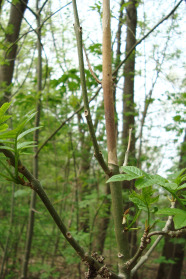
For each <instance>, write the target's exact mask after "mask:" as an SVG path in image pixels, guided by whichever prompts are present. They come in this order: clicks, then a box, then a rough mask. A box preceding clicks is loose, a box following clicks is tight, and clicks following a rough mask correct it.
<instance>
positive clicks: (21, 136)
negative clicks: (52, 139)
mask: <svg viewBox="0 0 186 279" xmlns="http://www.w3.org/2000/svg"><path fill="white" fill-rule="evenodd" d="M40 128H42V126H39V127H34V128H31V129H28V130H26V131H24V132H23V133H21V134H20V135H19V136H18V137H17V140H18V141H19V140H20V139H21V138H23V137H24V136H26V135H27V134H29V133H32V132H34V131H35V130H38V129H40Z"/></svg>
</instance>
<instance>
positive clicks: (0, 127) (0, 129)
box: [0, 124, 8, 132]
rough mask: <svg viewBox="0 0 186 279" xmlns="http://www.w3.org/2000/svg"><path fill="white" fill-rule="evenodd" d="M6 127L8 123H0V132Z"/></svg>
mask: <svg viewBox="0 0 186 279" xmlns="http://www.w3.org/2000/svg"><path fill="white" fill-rule="evenodd" d="M7 129H8V125H7V124H3V125H0V132H4V131H6V130H7Z"/></svg>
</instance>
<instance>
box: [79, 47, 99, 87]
mask: <svg viewBox="0 0 186 279" xmlns="http://www.w3.org/2000/svg"><path fill="white" fill-rule="evenodd" d="M83 50H84V53H85V57H86V60H87V64H88V68H89V71H90V73H91V75H92V76H93V78H94V79H95V81H96V82H97V83H98V84H101V80H99V79H98V78H97V76H96V75H95V73H94V71H93V70H92V67H91V64H90V61H89V59H88V54H87V52H86V49H85V46H84V45H83Z"/></svg>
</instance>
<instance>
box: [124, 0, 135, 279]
mask: <svg viewBox="0 0 186 279" xmlns="http://www.w3.org/2000/svg"><path fill="white" fill-rule="evenodd" d="M129 2H130V4H129V5H128V6H127V10H126V12H127V13H126V17H127V35H126V49H125V53H126V55H127V53H128V52H129V51H130V49H131V48H132V47H133V46H134V44H135V43H136V27H137V8H136V4H137V1H136V0H132V1H129ZM134 76H135V51H134V52H133V53H132V54H131V55H130V57H129V58H128V60H127V61H126V62H125V65H124V88H123V133H122V150H123V154H122V160H123V158H124V152H125V151H126V150H127V144H128V136H129V129H130V128H132V135H131V144H130V155H129V159H128V164H129V165H135V164H136V159H135V103H134ZM133 184H134V183H133V181H132V182H127V181H124V182H123V183H122V185H123V188H124V189H125V190H127V189H129V188H130V189H131V188H132V187H134V185H133ZM130 206H131V205H130V203H125V209H127V208H130ZM131 214H133V212H132V211H131ZM128 239H129V243H130V255H131V256H133V255H134V253H135V252H136V249H137V247H136V242H137V235H136V231H132V232H129V233H128ZM133 278H138V277H137V274H135V275H134V277H133Z"/></svg>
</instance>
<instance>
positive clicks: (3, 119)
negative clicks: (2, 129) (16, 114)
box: [0, 115, 11, 124]
mask: <svg viewBox="0 0 186 279" xmlns="http://www.w3.org/2000/svg"><path fill="white" fill-rule="evenodd" d="M10 117H11V115H3V116H1V117H0V124H2V123H3V122H5V121H7V120H8V119H9V118H10Z"/></svg>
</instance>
